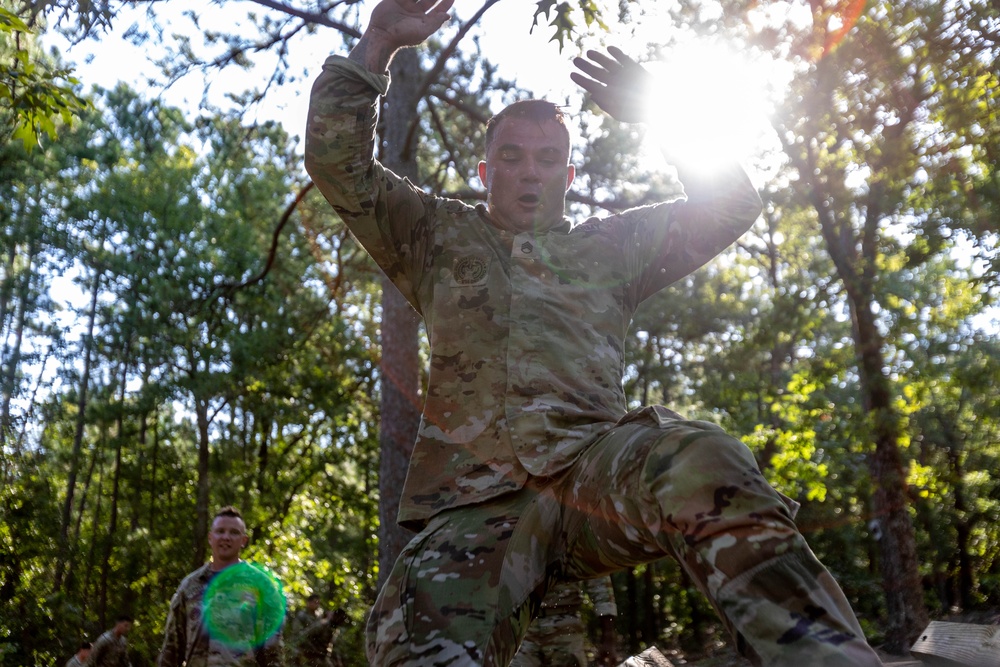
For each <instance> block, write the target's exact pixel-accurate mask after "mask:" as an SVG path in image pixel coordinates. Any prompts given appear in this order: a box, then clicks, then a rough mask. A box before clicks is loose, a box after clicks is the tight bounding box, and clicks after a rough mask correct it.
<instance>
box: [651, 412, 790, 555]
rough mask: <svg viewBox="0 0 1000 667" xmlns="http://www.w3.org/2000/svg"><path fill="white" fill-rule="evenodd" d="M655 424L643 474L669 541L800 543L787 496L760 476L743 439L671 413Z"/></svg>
mask: <svg viewBox="0 0 1000 667" xmlns="http://www.w3.org/2000/svg"><path fill="white" fill-rule="evenodd" d="M660 431H661V432H660V434H659V435H658V436H657V437H656V438H655V440H654V441H653V443H652V446H651V447H650V450H649V452H648V455H647V457H646V461H645V465H644V469H643V479H644V482H645V484H646V485H647V487H648V489H649V492H650V493H651V494H652V495H653V496H654V497H655V498H656V502H657V504H658V505H659V508H660V513H661V520H662V522H663V528H664V529H665V530H666V531H667V532H670V533H673V534H674V535H675V537H676V539H672V540H671V542H672V543H673V544H674V546H675V548H680V549H691V548H698V549H699V550H704V549H705V548H708V549H720V548H724V547H729V546H732V545H735V544H736V543H737V542H739V543H741V546H742V547H743V548H745V549H748V550H753V551H756V550H759V549H761V548H762V547H764V543H765V542H766V543H767V544H769V545H770V546H769V547H768V548H765V549H764V550H765V551H771V550H772V549H773V550H776V551H777V552H784V551H786V550H787V548H788V547H791V546H796V547H797V546H801V545H802V544H803V541H802V538H801V536H800V535H799V533H798V530H797V529H796V528H795V524H794V522H793V521H792V516H793V513H794V510H795V507H796V505H795V503H794V502H793V501H791V500H790V499H788V498H786V497H784V496H782V495H781V494H780V493H778V492H777V491H776V490H775V489H774V488H773V487H772V486H771V485H770V484H769V483H768V482H767V480H766V479H765V478H764V476H763V474H762V473H761V471H760V468H759V467H758V466H757V462H756V460H755V459H754V457H753V454H752V452H751V451H750V450H749V448H747V446H746V445H744V444H743V443H742V442H740V441H739V440H737V439H736V438H734V437H732V436H730V435H729V434H727V433H726V432H725V431H723V430H722V429H720V428H719V427H717V426H715V425H714V424H709V423H706V422H692V421H679V422H676V423H674V424H671V425H668V426H667V427H664V428H661V429H660ZM678 542H679V543H678ZM779 542H787V543H788V544H787V545H786V546H784V547H779V546H777V543H779ZM704 543H711V544H704Z"/></svg>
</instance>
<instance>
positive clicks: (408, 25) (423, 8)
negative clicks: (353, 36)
mask: <svg viewBox="0 0 1000 667" xmlns="http://www.w3.org/2000/svg"><path fill="white" fill-rule="evenodd" d="M454 1H455V0H382V1H381V2H380V3H378V5H376V6H375V9H374V10H373V11H372V16H371V20H370V21H369V22H368V28H367V29H366V31H365V32H366V34H368V36H369V37H378V38H379V39H381V40H384V41H385V43H386V44H387V45H388V46H389V47H390V48H392V49H401V48H404V47H407V46H416V45H417V44H420V43H421V42H423V41H424V40H425V39H427V38H428V37H430V36H431V35H433V34H434V33H435V32H437V31H438V29H439V28H440V27H441V26H442V25H443V24H444V22H445V21H447V20H448V18H449V15H448V10H450V9H451V6H452V4H454Z"/></svg>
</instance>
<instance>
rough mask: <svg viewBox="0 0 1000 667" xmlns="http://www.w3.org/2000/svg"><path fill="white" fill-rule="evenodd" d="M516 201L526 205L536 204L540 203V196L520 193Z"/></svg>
mask: <svg viewBox="0 0 1000 667" xmlns="http://www.w3.org/2000/svg"><path fill="white" fill-rule="evenodd" d="M517 201H519V202H521V203H522V204H525V205H526V206H537V205H538V204H540V203H541V201H542V198H541V197H539V196H538V195H534V194H526V195H521V196H520V197H518V198H517Z"/></svg>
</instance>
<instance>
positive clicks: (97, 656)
mask: <svg viewBox="0 0 1000 667" xmlns="http://www.w3.org/2000/svg"><path fill="white" fill-rule="evenodd" d="M130 630H132V617H131V616H129V615H128V614H121V615H119V616H118V618H116V619H115V627H113V628H111V629H110V630H108V631H107V632H105V633H104V634H102V635H101V636H100V637H98V638H97V641H95V642H94V644H93V647H92V648H91V649H90V655H89V656H88V657H87V665H88V667H131V664H132V663H130V662H129V659H128V641H127V640H126V639H125V636H126V635H127V634H128V633H129V631H130Z"/></svg>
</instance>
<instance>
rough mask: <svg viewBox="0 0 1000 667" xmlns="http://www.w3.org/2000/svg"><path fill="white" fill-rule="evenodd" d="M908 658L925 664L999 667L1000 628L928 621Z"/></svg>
mask: <svg viewBox="0 0 1000 667" xmlns="http://www.w3.org/2000/svg"><path fill="white" fill-rule="evenodd" d="M910 655H912V656H913V657H914V658H918V659H920V660H922V661H923V662H924V663H926V664H928V665H955V666H957V665H962V666H963V667H1000V625H974V624H972V623H946V622H944V621H931V624H930V625H928V626H927V627H926V628H924V631H923V632H921V633H920V637H919V638H917V641H915V642H914V643H913V646H912V647H911V648H910Z"/></svg>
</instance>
